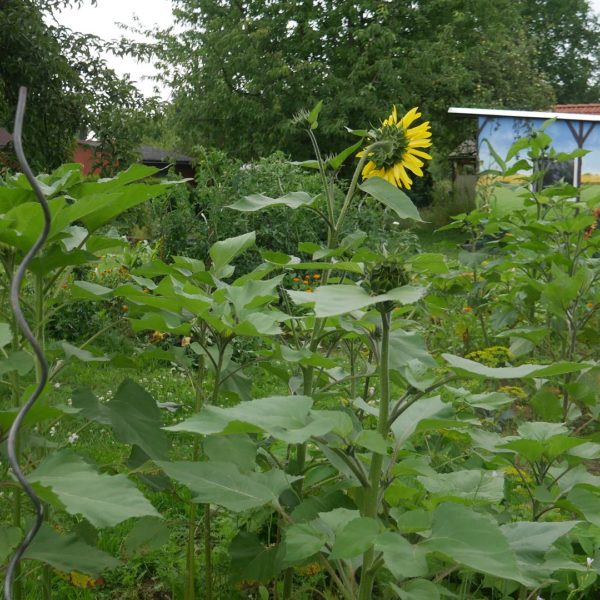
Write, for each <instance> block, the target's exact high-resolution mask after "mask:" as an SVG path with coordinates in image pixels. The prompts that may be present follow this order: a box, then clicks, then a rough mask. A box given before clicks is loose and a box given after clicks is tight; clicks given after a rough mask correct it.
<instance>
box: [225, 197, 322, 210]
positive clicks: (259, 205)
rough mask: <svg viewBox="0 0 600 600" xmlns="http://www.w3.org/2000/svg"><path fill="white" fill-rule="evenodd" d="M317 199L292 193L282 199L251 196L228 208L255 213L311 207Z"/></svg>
mask: <svg viewBox="0 0 600 600" xmlns="http://www.w3.org/2000/svg"><path fill="white" fill-rule="evenodd" d="M314 201H315V198H313V197H312V196H310V195H308V194H307V193H306V192H290V193H289V194H286V195H285V196H282V197H281V198H269V197H268V196H265V195H263V194H250V195H249V196H244V197H243V198H242V199H241V200H238V201H237V202H234V203H233V204H230V205H229V206H228V207H227V208H233V209H234V210H239V211H242V212H254V211H257V210H261V209H263V208H270V207H272V206H287V207H288V208H301V207H302V206H311V205H312V204H313V203H314Z"/></svg>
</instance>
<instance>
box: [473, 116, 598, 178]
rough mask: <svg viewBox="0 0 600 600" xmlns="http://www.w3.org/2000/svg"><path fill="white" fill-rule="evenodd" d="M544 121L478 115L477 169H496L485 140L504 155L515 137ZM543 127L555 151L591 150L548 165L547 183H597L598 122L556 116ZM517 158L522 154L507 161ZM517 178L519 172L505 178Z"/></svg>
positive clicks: (522, 135) (526, 132)
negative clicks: (561, 162)
mask: <svg viewBox="0 0 600 600" xmlns="http://www.w3.org/2000/svg"><path fill="white" fill-rule="evenodd" d="M543 123H544V120H543V119H523V118H516V117H509V116H500V117H487V116H480V117H479V118H478V146H479V161H480V170H482V171H483V170H485V169H498V164H497V162H496V161H495V160H494V157H493V155H492V153H491V152H490V149H489V146H488V144H487V143H486V140H487V142H489V143H490V144H491V145H492V147H493V149H494V151H495V152H496V153H497V154H499V155H500V157H502V158H503V159H504V158H505V157H506V154H507V152H508V150H509V149H510V147H511V146H512V145H513V144H514V142H515V141H517V140H518V139H520V138H522V137H524V136H526V135H528V134H529V133H531V132H532V131H533V130H535V129H539V128H540V127H541V126H542V124H543ZM545 131H546V133H547V134H548V135H549V136H550V137H551V138H552V140H553V142H552V146H553V147H554V148H555V149H556V150H557V151H558V152H572V151H573V150H575V149H577V148H585V149H586V150H590V153H589V154H587V155H586V156H584V157H582V158H581V159H576V160H573V161H571V162H570V164H569V163H563V164H556V165H554V166H552V165H551V166H550V168H549V171H548V173H547V177H546V178H545V180H544V181H545V183H546V184H549V183H552V182H556V181H559V180H561V179H564V180H565V181H566V182H568V183H571V184H574V185H576V186H579V185H587V184H600V122H593V121H571V120H566V119H557V120H556V121H554V122H553V123H551V124H550V125H549V126H548V127H547V128H546V130H545ZM519 158H525V156H519V155H517V156H516V157H515V158H513V159H512V160H511V161H510V162H509V166H510V165H511V164H514V162H516V161H517V160H519ZM516 179H518V176H515V177H512V178H508V181H511V180H513V181H514V180H516ZM508 181H507V182H508Z"/></svg>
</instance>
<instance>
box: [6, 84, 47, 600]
mask: <svg viewBox="0 0 600 600" xmlns="http://www.w3.org/2000/svg"><path fill="white" fill-rule="evenodd" d="M26 103H27V88H25V87H22V88H21V89H20V90H19V102H18V105H17V114H16V118H15V127H14V133H13V141H14V146H15V152H16V155H17V159H18V161H19V164H20V166H21V169H22V170H23V173H24V174H25V176H26V177H27V180H28V181H29V184H30V185H31V187H32V189H33V190H34V192H35V195H36V196H37V199H38V200H39V202H40V204H41V206H42V211H43V214H44V225H43V228H42V231H41V233H40V236H39V237H38V239H37V240H36V241H35V243H34V244H33V246H32V247H31V249H30V250H29V252H28V253H27V254H26V255H25V258H24V259H23V261H22V262H21V264H20V265H19V267H18V269H17V272H16V274H15V277H14V279H13V281H12V285H11V289H10V305H11V309H12V311H13V314H14V316H15V322H16V323H17V325H18V327H19V329H21V331H22V332H23V335H24V336H25V337H26V338H27V340H28V341H29V343H30V344H31V348H32V349H33V352H34V354H35V356H36V358H37V360H38V377H37V385H36V387H35V389H34V390H33V392H32V394H31V396H30V397H29V399H28V400H27V402H26V403H25V404H24V405H23V406H22V408H21V410H20V411H19V413H18V414H17V417H16V418H15V420H14V421H13V424H12V426H11V428H10V431H9V434H8V444H7V453H8V460H9V462H10V466H11V468H12V470H13V473H14V475H15V477H16V478H17V480H18V481H19V483H20V484H21V487H22V488H23V489H24V490H25V492H26V493H27V495H28V496H29V498H30V499H31V502H32V503H33V506H34V508H35V520H34V523H33V525H32V527H31V529H30V530H29V531H28V532H27V534H26V535H25V537H24V538H23V540H22V542H21V544H20V545H19V547H18V548H17V549H16V551H15V553H14V554H13V556H12V558H11V560H10V562H9V564H8V568H7V571H6V579H5V580H4V598H5V600H12V597H13V595H12V588H13V582H14V578H15V573H16V571H17V568H18V565H19V562H20V560H21V558H22V556H23V554H24V553H25V551H26V550H27V547H28V546H29V545H30V544H31V542H32V541H33V538H34V537H35V536H36V534H37V532H38V531H39V529H40V527H41V526H42V522H43V519H44V506H43V504H42V502H41V500H40V499H39V498H38V496H37V494H36V493H35V491H34V489H33V488H32V487H31V485H30V483H29V482H28V481H27V478H26V477H25V475H24V473H23V471H22V470H21V467H20V466H19V456H18V438H19V430H20V428H21V425H22V423H23V420H24V419H25V417H26V415H27V413H28V412H29V410H30V409H31V407H32V406H33V405H34V404H35V401H36V400H37V399H38V398H39V397H40V395H41V393H42V391H43V390H44V387H45V386H46V383H47V381H48V363H47V361H46V357H45V356H44V351H43V349H42V347H41V345H40V343H39V341H38V340H37V339H36V337H35V335H34V334H33V332H32V331H31V328H30V327H29V324H28V323H27V320H26V319H25V316H24V315H23V311H22V309H21V304H20V302H19V292H20V290H21V285H22V283H23V279H24V278H25V274H26V272H27V268H28V266H29V264H30V263H31V261H32V260H33V258H34V257H35V255H36V254H37V253H38V252H39V251H40V250H41V248H42V246H43V245H44V242H45V241H46V238H47V237H48V233H49V232H50V224H51V215H50V209H49V207H48V203H47V201H46V198H45V196H44V194H43V192H42V190H41V188H40V186H39V184H38V182H37V181H36V179H35V177H34V175H33V172H32V171H31V168H30V167H29V164H28V163H27V159H26V158H25V153H24V152H23V140H22V137H23V136H22V133H23V121H24V118H25V106H26Z"/></svg>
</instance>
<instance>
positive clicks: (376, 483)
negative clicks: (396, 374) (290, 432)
mask: <svg viewBox="0 0 600 600" xmlns="http://www.w3.org/2000/svg"><path fill="white" fill-rule="evenodd" d="M386 308H387V307H384V308H382V309H381V329H382V337H381V358H380V365H379V373H380V386H381V398H380V401H379V416H378V422H377V431H378V432H379V433H380V434H381V435H382V436H383V438H384V439H385V438H386V437H387V434H388V430H389V411H390V371H389V366H390V365H389V362H390V361H389V353H390V327H391V319H390V311H389V310H387V309H386ZM382 468H383V455H382V454H379V453H376V452H373V453H371V467H370V469H369V488H368V490H367V493H366V494H365V502H364V506H363V511H362V512H363V516H364V517H371V518H372V519H376V518H377V515H378V513H379V488H380V485H381V475H382ZM374 555H375V551H374V549H373V547H371V548H369V549H368V550H367V551H366V552H365V553H364V554H363V564H362V571H361V579H360V588H359V592H358V598H359V600H370V598H371V592H372V589H373V581H374V579H375V572H374V570H373V569H372V567H373V559H374Z"/></svg>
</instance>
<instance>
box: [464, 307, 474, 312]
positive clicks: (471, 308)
mask: <svg viewBox="0 0 600 600" xmlns="http://www.w3.org/2000/svg"><path fill="white" fill-rule="evenodd" d="M463 311H464V312H466V313H470V312H473V307H472V306H465V307H464V308H463Z"/></svg>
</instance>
